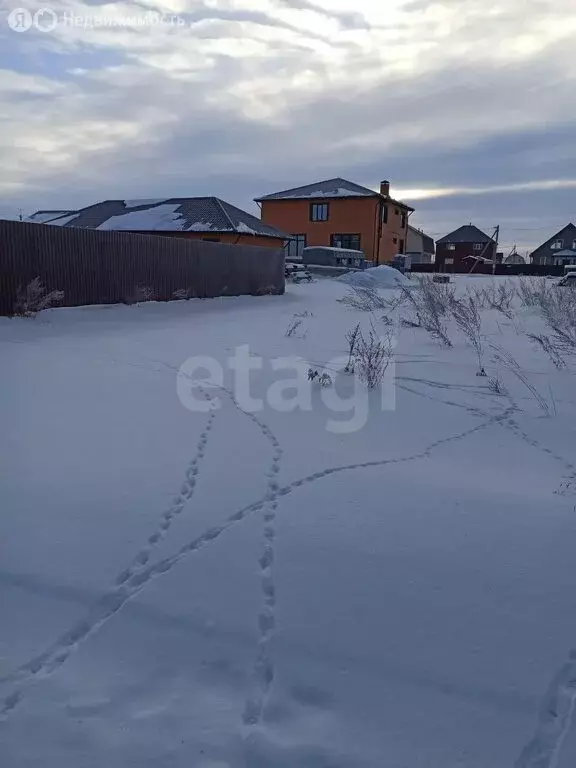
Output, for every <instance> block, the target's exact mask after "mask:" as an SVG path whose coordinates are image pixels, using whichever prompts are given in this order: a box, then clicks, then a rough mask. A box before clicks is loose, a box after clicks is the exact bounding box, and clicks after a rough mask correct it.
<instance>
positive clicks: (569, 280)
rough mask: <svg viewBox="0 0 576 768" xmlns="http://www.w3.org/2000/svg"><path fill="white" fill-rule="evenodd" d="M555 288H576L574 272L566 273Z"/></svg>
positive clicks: (575, 272)
mask: <svg viewBox="0 0 576 768" xmlns="http://www.w3.org/2000/svg"><path fill="white" fill-rule="evenodd" d="M556 285H557V286H559V287H561V288H563V287H565V286H569V287H570V288H576V271H574V272H568V273H567V274H566V275H564V277H563V278H562V279H561V280H559V281H558V282H557V283H556Z"/></svg>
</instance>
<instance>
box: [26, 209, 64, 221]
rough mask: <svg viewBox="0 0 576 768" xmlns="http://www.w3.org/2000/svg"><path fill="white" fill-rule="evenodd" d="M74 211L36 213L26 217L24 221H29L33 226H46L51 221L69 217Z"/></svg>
mask: <svg viewBox="0 0 576 768" xmlns="http://www.w3.org/2000/svg"><path fill="white" fill-rule="evenodd" d="M71 213H76V211H36V213H33V214H32V215H31V216H28V217H27V218H26V219H24V221H30V222H32V223H34V224H46V223H47V222H49V221H51V220H52V219H57V218H59V217H60V216H69V215H70V214H71Z"/></svg>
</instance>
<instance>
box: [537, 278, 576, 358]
mask: <svg viewBox="0 0 576 768" xmlns="http://www.w3.org/2000/svg"><path fill="white" fill-rule="evenodd" d="M539 305H540V313H541V315H542V319H543V320H544V322H545V323H546V325H547V326H548V327H549V328H550V330H551V332H552V341H553V344H554V346H556V348H557V349H558V350H560V351H561V352H562V353H563V354H574V353H576V292H575V291H573V290H571V289H570V288H552V289H548V291H547V292H545V293H542V294H541V295H540V297H539Z"/></svg>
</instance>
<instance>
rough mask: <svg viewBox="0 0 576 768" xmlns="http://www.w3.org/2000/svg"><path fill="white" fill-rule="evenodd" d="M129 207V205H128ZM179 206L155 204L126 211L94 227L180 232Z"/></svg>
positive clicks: (181, 220)
mask: <svg viewBox="0 0 576 768" xmlns="http://www.w3.org/2000/svg"><path fill="white" fill-rule="evenodd" d="M130 207H131V206H130ZM179 207H180V206H179V205H178V204H177V203H175V204H174V203H172V204H163V205H155V206H154V207H152V208H144V209H143V210H138V211H132V210H130V211H128V212H127V213H120V214H118V215H117V216H110V218H109V219H106V221H103V222H102V224H99V225H98V226H97V227H96V229H113V230H124V231H129V232H134V231H142V230H143V231H148V230H153V231H154V232H174V231H176V232H182V230H183V229H184V220H183V219H182V217H181V216H180V214H178V213H176V211H177V210H178V208H179Z"/></svg>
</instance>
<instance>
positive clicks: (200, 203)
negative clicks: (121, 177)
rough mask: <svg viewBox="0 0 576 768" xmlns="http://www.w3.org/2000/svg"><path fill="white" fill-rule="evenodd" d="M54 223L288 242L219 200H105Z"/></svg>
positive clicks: (245, 214)
mask: <svg viewBox="0 0 576 768" xmlns="http://www.w3.org/2000/svg"><path fill="white" fill-rule="evenodd" d="M52 223H54V224H57V225H58V224H59V225H60V226H67V227H81V228H84V229H99V230H116V231H124V232H210V233H212V234H214V233H222V234H224V233H227V232H229V233H237V234H243V235H262V236H266V237H275V238H278V239H281V240H286V239H287V238H288V235H286V234H285V233H284V232H281V231H280V230H279V229H277V228H276V227H272V226H270V225H269V224H264V222H262V221H260V219H258V218H256V216H253V215H252V214H250V213H247V212H246V211H243V210H242V209H241V208H237V207H236V206H234V205H231V204H230V203H227V202H226V201H224V200H220V199H219V198H217V197H178V198H176V197H173V198H163V199H158V200H156V199H155V200H104V201H103V202H101V203H96V204H95V205H90V206H88V207H87V208H82V209H81V210H79V211H76V212H75V213H73V214H72V215H71V216H69V217H66V218H63V219H56V220H55V221H54V222H52Z"/></svg>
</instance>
